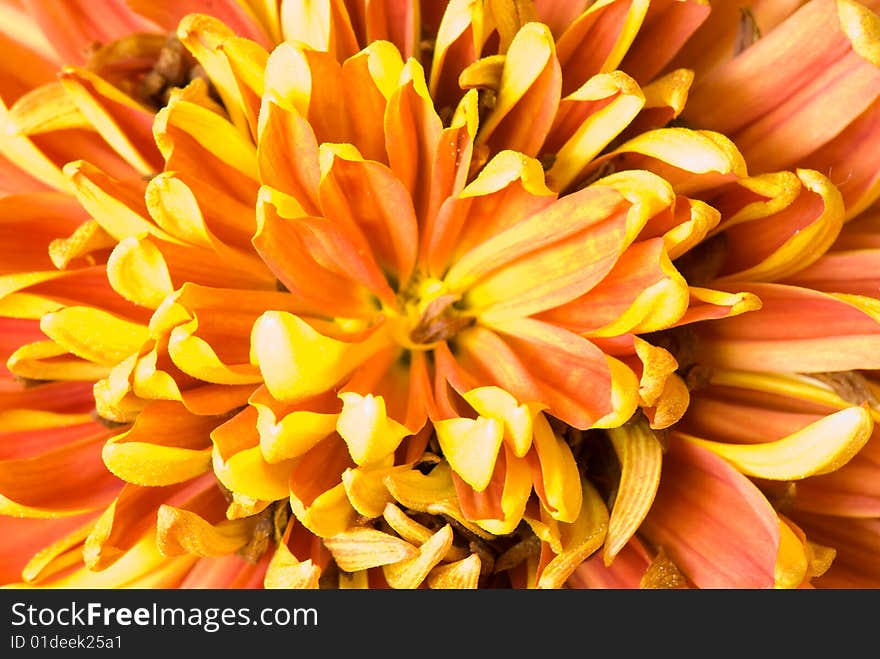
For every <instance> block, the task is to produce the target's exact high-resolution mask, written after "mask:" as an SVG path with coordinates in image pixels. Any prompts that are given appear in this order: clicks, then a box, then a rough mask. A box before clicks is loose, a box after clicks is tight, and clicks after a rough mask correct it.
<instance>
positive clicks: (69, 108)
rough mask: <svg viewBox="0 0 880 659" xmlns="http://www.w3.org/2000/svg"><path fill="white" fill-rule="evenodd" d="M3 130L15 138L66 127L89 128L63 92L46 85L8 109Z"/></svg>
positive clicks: (56, 84)
mask: <svg viewBox="0 0 880 659" xmlns="http://www.w3.org/2000/svg"><path fill="white" fill-rule="evenodd" d="M7 120H8V122H9V125H8V127H7V130H9V131H10V132H14V133H16V134H18V135H38V134H40V133H48V132H51V131H56V130H65V129H69V128H90V127H91V124H90V123H89V120H88V119H86V117H85V116H84V115H83V114H82V113H81V112H80V111H79V108H77V106H76V103H74V101H73V99H72V98H71V97H70V95H68V93H67V92H66V91H65V90H64V85H63V84H62V83H61V82H57V81H56V82H50V83H47V84H45V85H41V86H39V87H37V88H36V89H32V90H31V91H29V92H28V93H26V94H24V95H23V96H21V97H19V99H18V100H16V101H15V103H14V104H13V105H12V107H11V108H9V114H8V119H7Z"/></svg>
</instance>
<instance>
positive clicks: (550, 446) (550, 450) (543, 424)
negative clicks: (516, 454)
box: [535, 414, 582, 522]
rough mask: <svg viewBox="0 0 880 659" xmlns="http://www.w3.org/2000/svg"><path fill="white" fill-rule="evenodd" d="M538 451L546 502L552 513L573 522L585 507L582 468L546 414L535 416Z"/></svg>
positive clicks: (563, 520)
mask: <svg viewBox="0 0 880 659" xmlns="http://www.w3.org/2000/svg"><path fill="white" fill-rule="evenodd" d="M535 451H536V453H537V455H538V460H539V461H540V464H541V479H542V490H543V496H542V503H543V504H544V507H545V508H546V509H547V512H548V513H550V516H551V517H553V518H554V519H557V520H559V521H561V522H573V521H575V520H576V519H577V517H578V514H579V513H580V511H581V504H582V496H581V495H582V492H581V486H580V472H579V470H578V466H577V463H576V462H575V460H574V456H573V455H572V453H571V449H570V448H569V446H568V444H567V443H566V442H565V440H564V439H562V438H561V437H559V436H557V435H556V433H554V432H553V429H552V428H551V427H550V423H549V422H548V421H547V418H546V417H545V416H544V415H543V414H542V415H540V416H539V417H537V418H536V419H535Z"/></svg>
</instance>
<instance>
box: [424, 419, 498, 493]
mask: <svg viewBox="0 0 880 659" xmlns="http://www.w3.org/2000/svg"><path fill="white" fill-rule="evenodd" d="M434 429H435V430H436V432H437V440H438V441H439V442H440V448H441V449H443V455H444V457H445V458H446V459H447V460H448V461H449V465H450V466H451V467H452V469H453V470H454V471H455V473H456V474H458V475H459V476H461V478H462V480H464V481H465V482H466V483H467V484H468V485H470V486H471V487H472V488H474V489H475V490H477V491H482V490H485V489H486V487H487V486H488V485H489V481H490V480H492V472H493V471H494V470H495V461H496V460H497V459H498V450H499V449H500V448H501V442H502V441H503V439H504V425H503V423H502V422H500V421H498V420H497V419H490V418H486V417H482V416H481V417H478V418H476V419H462V418H455V419H444V420H442V421H436V422H434Z"/></svg>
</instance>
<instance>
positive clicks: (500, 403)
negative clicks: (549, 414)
mask: <svg viewBox="0 0 880 659" xmlns="http://www.w3.org/2000/svg"><path fill="white" fill-rule="evenodd" d="M463 398H464V399H465V400H466V401H467V402H468V404H469V405H470V406H471V407H473V408H474V409H475V410H476V411H477V414H479V415H480V416H482V417H487V418H492V419H496V420H498V421H500V422H502V423H503V424H504V440H505V441H507V442H508V443H509V445H510V447H511V448H512V449H513V453H514V455H516V456H517V457H518V458H521V457H523V456H524V455H525V454H526V453H528V451H529V448H530V447H531V446H532V420H533V419H534V418H535V415H536V414H537V413H538V412H539V411H540V410H541V409H543V408H544V406H543V405H541V404H539V403H522V404H520V403H519V401H518V400H516V398H514V397H513V396H512V395H511V394H509V393H508V392H506V391H504V389H501V388H500V387H478V388H477V389H472V390H471V391H468V392H467V393H465V394H463Z"/></svg>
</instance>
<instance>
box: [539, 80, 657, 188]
mask: <svg viewBox="0 0 880 659" xmlns="http://www.w3.org/2000/svg"><path fill="white" fill-rule="evenodd" d="M609 98H611V99H612V100H611V101H610V102H609V103H607V104H606V105H604V106H602V108H601V109H600V110H598V111H595V112H593V113H592V114H590V115H589V116H587V117H586V118H585V119H584V121H583V122H581V124H580V126H578V128H577V130H575V131H574V133H573V134H572V135H570V136H566V137H567V139H566V141H565V142H564V144H563V145H562V146H561V147H560V148H559V150H558V151H557V152H556V157H555V159H554V161H553V166H552V167H551V168H550V170H549V171H548V172H547V182H548V185H549V186H550V187H551V188H553V189H554V190H563V189H565V188H567V187H568V185H569V184H570V183H572V182H574V181H575V180H576V179H577V178H578V177H579V176H580V175H581V173H582V172H583V171H584V169H586V167H587V165H588V164H589V163H590V161H591V160H593V158H595V157H596V156H597V155H598V154H599V153H600V152H601V151H602V149H604V148H605V147H606V146H607V145H608V143H609V142H611V140H613V139H614V138H615V137H617V135H619V134H620V133H621V132H622V131H623V129H624V128H626V127H627V126H628V125H629V123H630V122H631V121H632V120H633V119H634V118H635V117H636V115H637V114H638V113H639V112H640V111H641V109H642V107H643V106H644V105H645V95H644V94H643V93H642V90H641V89H640V88H639V86H638V84H637V83H636V81H635V80H633V79H632V78H630V77H629V76H628V75H626V74H625V73H623V72H622V71H613V72H611V73H600V74H598V75H595V76H593V77H592V78H590V79H589V80H588V81H587V82H586V83H584V85H583V86H582V87H581V88H580V89H578V90H577V91H575V92H573V93H572V94H570V95H569V96H566V97H565V98H563V99H562V101H561V102H560V104H559V106H560V108H559V109H560V112H561V111H564V110H565V109H566V108H567V107H568V106H576V105H579V104H590V103H594V102H596V101H599V100H605V99H609Z"/></svg>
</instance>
